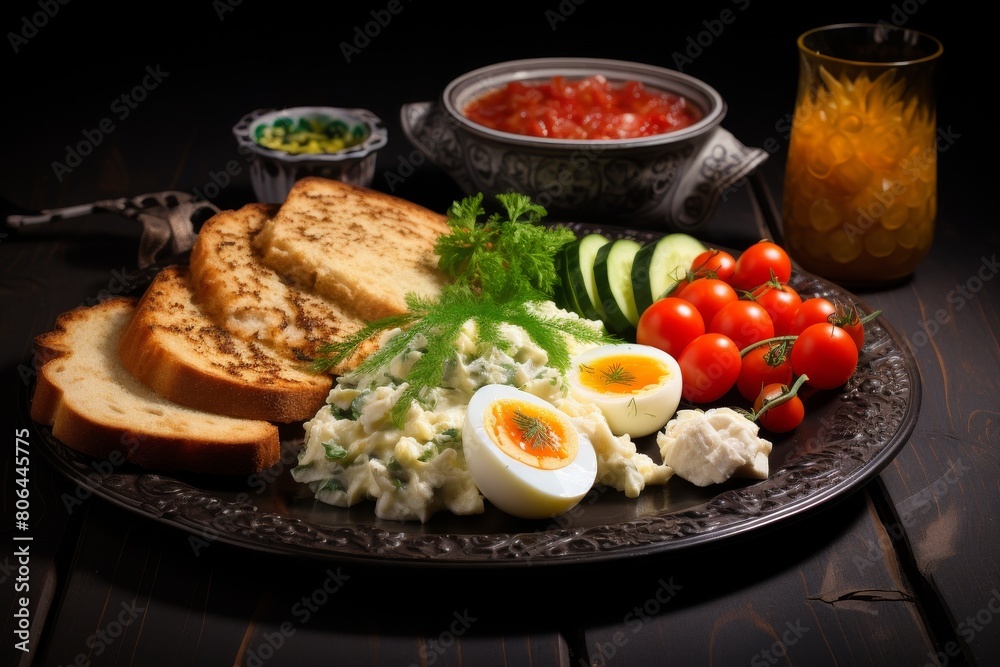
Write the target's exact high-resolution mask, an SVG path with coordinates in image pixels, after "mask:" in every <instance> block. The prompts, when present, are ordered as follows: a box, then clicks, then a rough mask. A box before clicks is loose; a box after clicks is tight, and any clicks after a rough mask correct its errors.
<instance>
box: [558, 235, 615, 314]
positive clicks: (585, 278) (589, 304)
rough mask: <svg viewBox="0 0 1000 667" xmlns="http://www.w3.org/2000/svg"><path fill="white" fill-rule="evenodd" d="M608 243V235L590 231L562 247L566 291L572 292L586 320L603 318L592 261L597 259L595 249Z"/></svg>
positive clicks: (609, 241) (580, 312) (609, 240)
mask: <svg viewBox="0 0 1000 667" xmlns="http://www.w3.org/2000/svg"><path fill="white" fill-rule="evenodd" d="M609 243H611V239H609V238H608V237H606V236H604V235H602V234H597V233H592V234H587V235H586V236H583V237H581V238H579V239H577V240H576V241H573V242H572V243H570V244H569V245H567V246H565V248H564V252H565V255H564V256H563V259H564V260H565V269H566V280H567V291H572V292H573V295H574V296H575V297H576V301H577V304H578V305H579V307H580V310H579V311H578V312H579V314H580V316H581V317H585V318H587V319H588V320H599V321H603V320H604V316H605V313H604V308H602V307H601V301H600V297H599V296H598V294H597V286H596V285H595V283H594V262H595V261H597V251H598V250H600V248H601V247H602V246H605V245H607V244H609Z"/></svg>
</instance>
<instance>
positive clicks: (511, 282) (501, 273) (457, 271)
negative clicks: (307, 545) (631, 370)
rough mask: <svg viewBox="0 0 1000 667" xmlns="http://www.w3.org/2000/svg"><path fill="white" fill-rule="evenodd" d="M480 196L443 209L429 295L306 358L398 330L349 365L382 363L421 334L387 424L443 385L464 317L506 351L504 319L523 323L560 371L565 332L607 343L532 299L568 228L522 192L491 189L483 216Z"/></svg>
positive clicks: (548, 278) (553, 277)
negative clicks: (435, 293) (442, 280)
mask: <svg viewBox="0 0 1000 667" xmlns="http://www.w3.org/2000/svg"><path fill="white" fill-rule="evenodd" d="M482 199H483V196H482V194H479V195H476V196H472V197H466V198H465V199H463V200H462V201H460V202H455V203H454V204H453V205H452V206H451V208H450V209H449V211H448V226H449V227H450V229H451V232H450V233H449V234H446V235H443V236H441V237H440V238H439V239H438V241H437V243H436V246H435V252H436V253H437V254H438V255H439V257H440V259H439V262H438V265H439V267H440V268H441V270H442V271H443V272H444V273H445V275H447V276H449V277H450V278H451V279H452V282H451V283H450V284H448V285H445V286H444V287H443V288H442V290H441V294H440V296H439V297H438V298H437V299H427V298H425V297H421V296H419V295H415V294H407V296H406V304H407V308H408V310H407V312H405V313H402V314H400V315H392V316H389V317H385V318H382V319H379V320H376V321H374V322H369V323H367V324H366V325H365V326H364V327H363V328H362V329H361V330H359V331H357V332H356V333H355V334H354V335H353V336H350V337H348V338H346V339H345V340H343V341H340V342H337V343H333V344H330V345H327V346H325V347H323V348H322V349H321V350H320V353H321V354H322V355H325V356H321V357H320V358H319V359H317V360H316V362H315V363H314V364H313V367H314V369H315V370H318V371H325V370H328V369H329V368H331V367H333V366H336V365H337V364H339V363H340V362H341V361H343V360H344V359H347V358H349V357H350V356H351V355H352V354H353V353H354V352H355V350H357V348H358V346H360V345H361V344H362V343H364V342H365V341H367V340H369V339H370V338H372V337H373V336H375V335H377V334H379V333H382V332H385V331H390V330H392V329H396V328H398V329H400V330H401V332H400V334H399V335H396V336H393V337H392V338H391V339H389V340H388V341H387V342H386V344H385V345H383V346H382V347H381V348H379V349H378V350H377V351H376V352H374V353H373V354H371V355H369V356H368V357H366V358H365V359H364V360H363V361H362V362H361V363H360V364H359V365H358V367H357V368H356V369H355V371H354V372H355V373H359V374H367V373H372V372H374V371H377V370H380V369H384V368H386V367H387V366H388V364H389V362H390V361H392V360H393V359H394V358H395V357H396V356H398V355H399V354H400V353H402V352H404V351H405V350H407V349H410V348H411V347H412V346H413V341H414V339H416V338H418V337H419V336H422V337H423V338H424V339H425V340H426V341H427V342H426V347H425V349H424V351H423V355H422V356H421V357H420V359H419V360H417V362H416V363H414V365H413V367H412V368H411V369H410V372H409V375H408V377H407V378H406V382H407V387H406V389H405V390H404V391H403V392H402V393H401V395H400V399H399V401H398V402H397V403H396V405H395V406H393V409H392V411H391V413H390V419H391V421H392V423H393V424H394V425H395V426H397V427H401V426H402V424H403V422H404V421H405V419H406V413H407V411H408V410H409V408H410V405H411V404H412V402H413V401H415V400H416V401H420V399H421V397H422V394H423V392H424V390H426V389H429V388H433V387H437V386H439V385H440V384H441V380H442V379H443V376H444V369H445V367H446V365H447V363H448V362H449V361H450V360H451V359H452V357H453V356H454V355H455V348H454V345H453V343H454V341H455V338H456V337H457V336H458V334H459V332H460V331H461V329H462V327H463V326H465V324H466V322H469V321H470V320H471V321H472V322H473V323H474V325H475V327H476V330H477V334H478V338H479V341H480V344H481V345H483V346H491V345H492V346H496V347H500V348H501V349H504V348H506V347H507V346H508V342H507V341H506V340H505V339H504V338H503V336H502V334H501V325H503V324H504V323H507V324H511V325H514V326H518V327H521V328H522V329H523V330H524V331H525V332H526V333H527V334H528V336H529V337H530V338H531V340H532V341H534V343H535V344H537V345H538V346H539V347H541V348H543V349H544V350H546V352H547V353H548V355H549V363H550V365H552V366H553V367H555V368H557V369H559V370H560V371H566V370H567V369H568V367H569V363H570V355H569V347H568V343H567V336H568V337H570V338H575V339H576V340H578V341H580V342H584V343H595V344H599V343H604V342H609V340H610V337H609V336H608V334H606V333H604V332H601V331H598V330H595V329H594V328H592V327H591V326H590V325H588V324H587V323H585V322H584V321H581V320H579V319H577V318H575V317H546V316H543V315H541V314H539V313H538V311H537V310H536V308H535V307H534V304H536V303H537V302H541V301H546V300H550V299H551V297H552V294H553V290H554V289H555V286H556V285H557V284H558V281H559V277H558V273H557V271H556V267H555V256H556V254H557V253H558V251H559V250H560V249H561V248H562V247H563V246H564V245H566V244H567V243H570V242H571V241H573V240H574V239H575V238H576V235H575V234H574V233H573V232H572V231H571V230H570V229H568V228H565V227H549V226H545V225H542V224H540V220H541V218H542V217H544V216H545V215H546V211H545V209H544V208H543V207H542V206H539V205H538V204H533V203H532V202H531V199H530V198H529V197H527V196H524V195H520V194H513V193H508V194H499V195H497V200H498V201H499V202H500V204H501V205H502V206H503V208H504V209H505V211H506V217H504V216H502V215H501V214H500V213H493V214H491V215H490V216H489V217H488V218H487V219H486V221H485V222H480V221H479V217H480V216H482V215H484V214H485V211H484V209H483V207H482Z"/></svg>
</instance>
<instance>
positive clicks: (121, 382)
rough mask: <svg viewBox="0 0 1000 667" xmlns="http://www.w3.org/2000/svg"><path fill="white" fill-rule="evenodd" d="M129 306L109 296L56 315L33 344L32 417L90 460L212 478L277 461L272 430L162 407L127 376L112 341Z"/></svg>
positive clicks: (130, 311) (122, 325) (124, 299)
mask: <svg viewBox="0 0 1000 667" xmlns="http://www.w3.org/2000/svg"><path fill="white" fill-rule="evenodd" d="M135 304H136V300H135V299H132V298H129V297H113V298H110V299H107V300H104V301H101V302H99V303H98V304H96V305H93V306H85V307H80V308H76V309H74V310H71V311H69V312H66V313H64V314H62V315H60V316H59V318H58V319H57V320H56V323H55V328H54V329H53V330H52V331H50V332H48V333H44V334H41V335H39V336H38V337H37V338H36V346H37V348H36V349H37V351H38V357H39V359H40V360H41V361H40V363H41V367H40V368H39V372H38V379H37V383H36V385H35V389H34V394H33V398H32V403H31V417H32V419H34V420H35V421H37V422H39V423H41V424H47V425H51V427H52V435H53V436H55V437H56V438H57V439H59V440H60V441H61V442H63V443H64V444H66V445H67V446H69V447H71V448H73V449H75V450H77V451H80V452H82V453H84V454H87V455H89V456H94V457H98V458H109V457H111V456H112V455H115V453H116V452H117V453H118V455H119V456H123V457H124V458H123V459H122V460H127V461H129V462H132V463H134V464H136V465H138V466H141V467H144V468H149V469H155V470H163V471H184V472H194V473H212V474H245V473H254V472H259V471H261V470H264V469H266V468H269V467H271V466H273V465H275V464H276V463H278V461H279V460H280V456H281V449H280V442H279V436H278V429H277V427H276V426H275V425H274V424H271V423H269V422H266V421H260V420H247V419H234V418H231V417H223V416H220V415H217V414H211V413H206V412H202V411H199V410H194V409H191V408H188V407H184V406H181V405H178V404H176V403H174V402H172V401H169V400H167V399H165V398H163V397H162V396H160V395H159V394H157V393H156V392H154V391H153V390H151V389H150V388H148V387H147V386H146V385H144V384H143V383H142V382H140V381H139V380H138V379H137V378H136V377H134V376H133V375H132V374H130V373H129V372H128V370H126V368H125V366H124V364H123V363H122V361H121V359H120V358H119V356H118V339H119V337H120V335H121V332H122V330H123V329H124V328H125V326H126V324H127V323H128V322H129V321H130V320H131V318H132V315H133V313H134V311H135Z"/></svg>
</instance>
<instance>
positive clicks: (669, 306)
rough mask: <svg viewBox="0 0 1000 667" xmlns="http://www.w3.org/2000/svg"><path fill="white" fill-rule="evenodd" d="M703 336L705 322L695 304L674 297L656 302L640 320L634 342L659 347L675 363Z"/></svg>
mask: <svg viewBox="0 0 1000 667" xmlns="http://www.w3.org/2000/svg"><path fill="white" fill-rule="evenodd" d="M703 333H705V320H704V319H703V318H702V316H701V313H699V312H698V309H697V308H695V306H694V304H693V303H691V302H690V301H686V300H685V299H679V298H677V297H672V296H671V297H666V298H663V299H657V300H656V301H654V302H653V305H651V306H650V307H649V308H647V309H646V310H644V311H643V313H642V315H640V316H639V322H638V324H637V325H636V332H635V342H637V343H639V344H640V345H652V346H653V347H658V348H660V349H661V350H663V351H664V352H666V353H667V354H669V355H670V356H672V357H674V358H675V359H676V358H677V357H678V355H680V353H681V352H682V351H683V350H684V348H685V347H687V345H688V343H690V342H691V341H693V340H694V339H695V338H697V337H698V336H700V335H702V334H703Z"/></svg>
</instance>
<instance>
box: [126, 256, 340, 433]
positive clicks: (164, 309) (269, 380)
mask: <svg viewBox="0 0 1000 667" xmlns="http://www.w3.org/2000/svg"><path fill="white" fill-rule="evenodd" d="M118 353H119V355H120V357H121V359H122V362H123V363H124V365H125V368H127V369H128V370H129V371H130V372H131V373H132V374H133V375H135V376H136V377H137V378H139V379H140V380H141V381H142V382H144V383H145V384H146V385H147V386H149V387H150V388H151V389H153V391H155V392H156V393H158V394H160V395H161V396H163V397H164V398H167V399H169V400H171V401H174V402H176V403H180V404H182V405H187V406H189V407H193V408H197V409H199V410H204V411H206V412H214V413H217V414H221V415H227V416H230V417H241V418H246V419H261V420H266V421H272V422H285V423H287V422H294V421H301V420H305V419H309V418H311V417H313V416H314V415H315V413H316V411H317V410H318V409H319V408H320V407H322V406H323V404H324V403H325V401H326V397H327V394H328V393H329V391H330V387H331V386H332V377H331V376H330V375H328V374H326V373H316V372H313V371H312V370H310V369H309V367H308V364H307V363H305V362H296V361H293V360H290V359H288V358H287V357H285V356H283V355H281V354H279V353H278V352H276V351H274V350H273V349H271V348H269V347H267V346H265V345H261V344H260V343H257V342H254V341H249V340H245V339H243V338H240V337H239V336H236V335H235V334H233V333H232V332H230V331H229V330H227V329H225V328H224V327H221V326H219V324H218V323H216V322H215V320H213V319H212V318H211V317H209V316H208V315H206V314H205V313H204V312H203V311H202V310H201V308H200V306H199V304H198V302H197V299H196V296H195V293H194V291H193V289H192V288H191V283H190V279H189V275H188V270H187V269H186V268H185V267H180V266H170V267H167V268H165V269H163V270H161V271H160V272H159V273H158V274H157V275H156V278H154V279H153V282H152V283H150V285H149V287H147V288H146V292H145V293H144V294H143V295H142V298H141V299H140V300H139V303H138V305H137V306H136V311H135V315H134V316H133V317H132V319H131V321H130V322H129V323H128V325H127V326H126V327H125V330H124V331H123V332H122V336H121V340H120V342H119V347H118Z"/></svg>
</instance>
